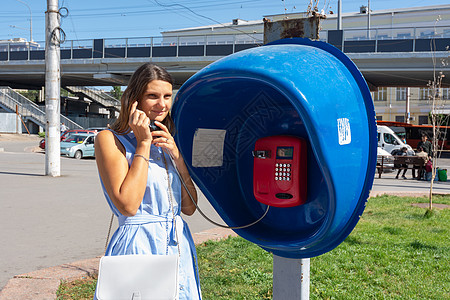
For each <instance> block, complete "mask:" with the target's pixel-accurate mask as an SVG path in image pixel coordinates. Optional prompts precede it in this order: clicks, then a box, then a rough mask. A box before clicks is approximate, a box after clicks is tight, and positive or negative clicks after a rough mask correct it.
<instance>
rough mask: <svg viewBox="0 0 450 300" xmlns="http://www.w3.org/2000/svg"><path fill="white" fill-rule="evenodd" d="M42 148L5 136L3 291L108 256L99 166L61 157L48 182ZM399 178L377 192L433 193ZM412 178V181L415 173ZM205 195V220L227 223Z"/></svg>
mask: <svg viewBox="0 0 450 300" xmlns="http://www.w3.org/2000/svg"><path fill="white" fill-rule="evenodd" d="M38 142H39V138H37V137H36V136H31V137H28V136H26V135H24V136H22V137H20V138H14V136H13V135H5V134H2V135H0V204H1V208H2V209H1V210H0V220H1V228H2V230H1V232H0V239H1V241H2V243H1V244H0V253H1V257H0V289H1V288H3V287H4V285H5V284H6V283H7V281H8V280H9V279H10V278H12V277H13V276H14V275H18V274H23V273H26V272H30V271H33V270H37V269H41V268H47V267H50V266H55V265H60V264H63V263H68V262H73V261H78V260H82V259H88V258H93V257H96V256H100V255H102V254H103V252H104V247H105V240H106V235H107V231H108V226H109V221H110V217H111V213H110V209H109V207H108V206H107V203H106V200H105V199H104V195H103V193H102V190H101V186H100V181H99V178H98V173H97V167H96V164H95V160H94V159H81V160H76V159H72V158H65V157H61V174H62V176H61V177H56V178H52V177H49V176H44V173H45V155H44V154H43V153H42V152H40V153H39V152H38V153H36V152H32V150H33V149H34V148H36V146H37V145H38ZM2 148H3V149H2ZM440 167H443V168H447V169H448V170H450V159H448V158H446V159H441V160H440ZM395 174H396V173H393V172H391V173H383V175H382V178H381V179H378V175H376V179H375V182H374V187H373V191H412V192H420V193H424V192H426V191H428V189H429V185H430V182H426V181H417V180H412V179H408V180H404V179H395V178H394V177H395ZM407 176H408V177H409V178H411V171H408V173H407ZM434 192H436V193H450V183H449V182H435V184H434ZM199 195H200V197H199V206H200V207H201V208H202V210H203V211H204V212H205V214H207V215H208V216H209V217H211V218H212V219H213V220H216V221H219V222H221V219H220V217H219V216H218V215H217V213H216V212H215V211H214V209H213V208H212V207H211V205H210V204H209V202H208V201H207V200H206V199H205V198H204V197H203V196H202V195H201V193H199ZM183 218H184V219H185V220H186V221H187V222H188V224H189V226H190V229H191V231H192V233H195V232H200V231H203V230H206V229H209V228H213V227H214V225H212V224H210V223H208V222H207V221H206V220H204V219H203V217H202V216H201V215H200V214H199V213H196V214H194V215H193V216H191V217H186V216H183ZM115 225H116V226H117V221H115ZM113 230H114V228H113Z"/></svg>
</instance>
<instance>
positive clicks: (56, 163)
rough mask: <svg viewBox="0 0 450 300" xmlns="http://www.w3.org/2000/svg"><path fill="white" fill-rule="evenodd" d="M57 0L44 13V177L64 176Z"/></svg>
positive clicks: (50, 3) (49, 4)
mask: <svg viewBox="0 0 450 300" xmlns="http://www.w3.org/2000/svg"><path fill="white" fill-rule="evenodd" d="M59 38H60V36H59V12H58V0H47V11H46V12H45V121H46V122H45V138H46V141H45V175H47V176H52V177H57V176H60V175H61V156H60V155H61V154H60V153H61V150H60V135H61V130H60V120H59V117H60V103H59V102H60V89H61V74H60V48H59V42H60V41H59Z"/></svg>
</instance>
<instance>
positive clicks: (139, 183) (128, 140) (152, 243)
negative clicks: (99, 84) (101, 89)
mask: <svg viewBox="0 0 450 300" xmlns="http://www.w3.org/2000/svg"><path fill="white" fill-rule="evenodd" d="M121 104H122V107H121V111H120V115H119V118H118V119H117V121H116V123H114V124H113V125H112V126H111V130H103V131H101V132H100V133H99V134H98V135H97V137H96V139H95V155H96V160H97V166H98V171H99V174H100V179H101V183H102V187H103V191H104V194H105V196H106V199H107V201H108V204H109V205H110V207H111V209H112V211H113V213H114V214H115V215H116V216H117V217H118V219H119V228H118V229H117V231H116V232H115V233H114V235H113V236H112V238H111V242H110V243H109V245H108V248H107V250H106V254H105V255H125V254H178V246H177V243H176V241H177V238H178V240H179V245H180V252H181V253H180V261H179V264H180V265H179V277H178V278H179V279H178V280H179V283H180V290H179V297H180V299H200V298H201V292H200V284H199V278H198V272H197V268H196V253H195V247H194V243H193V240H192V236H191V234H190V232H189V228H188V226H187V224H186V223H185V222H184V221H183V220H182V218H181V217H180V211H181V212H183V213H184V214H186V215H192V214H193V213H194V211H195V208H196V207H195V205H194V203H193V202H192V201H196V202H197V194H196V190H195V187H194V185H193V183H192V180H191V178H190V176H189V173H188V170H187V168H186V165H185V163H184V160H183V157H182V156H181V155H180V152H179V150H178V147H177V145H176V144H175V141H174V139H173V136H172V135H173V132H174V124H173V121H172V119H171V117H170V114H169V111H170V108H171V105H172V78H171V76H170V75H169V73H167V71H166V70H164V69H163V68H161V67H158V66H155V65H152V64H149V63H147V64H144V65H142V66H141V67H139V68H138V69H137V70H136V71H135V73H134V74H133V76H132V77H131V79H130V82H129V85H128V87H127V89H126V90H125V92H124V94H123V96H122V98H121ZM151 121H155V124H156V125H157V126H158V127H159V128H160V130H157V131H150V128H149V125H150V122H151ZM172 162H173V163H172ZM173 164H175V166H174V165H173ZM175 167H176V168H177V169H178V171H179V173H180V175H181V177H182V178H183V180H184V182H185V183H186V186H187V188H188V189H189V192H190V194H191V195H192V197H193V199H192V200H191V198H190V196H189V194H188V192H187V191H186V189H185V188H184V187H183V188H182V187H181V182H180V179H179V177H178V175H177V174H176V170H175ZM167 175H168V176H167ZM167 177H169V178H167ZM169 188H170V189H171V191H172V193H169ZM171 194H172V198H173V212H174V214H175V215H176V217H175V222H173V217H172V207H171V203H170V201H171V199H170V198H171ZM173 224H176V230H174V229H175V228H174V226H173Z"/></svg>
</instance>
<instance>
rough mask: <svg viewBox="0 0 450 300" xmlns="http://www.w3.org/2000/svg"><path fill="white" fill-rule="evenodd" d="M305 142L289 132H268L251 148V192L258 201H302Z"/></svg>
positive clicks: (289, 203) (292, 203) (288, 204)
mask: <svg viewBox="0 0 450 300" xmlns="http://www.w3.org/2000/svg"><path fill="white" fill-rule="evenodd" d="M306 148H307V144H306V141H305V140H304V139H302V138H298V137H293V136H269V137H264V138H261V139H259V140H257V141H256V143H255V150H254V151H253V163H254V165H253V194H254V196H255V198H256V200H258V201H259V202H261V203H264V204H267V205H270V206H275V207H292V206H297V205H301V204H304V203H305V202H306V196H307V194H306V184H307V178H306V177H307V155H306V153H307V152H306V151H307V149H306Z"/></svg>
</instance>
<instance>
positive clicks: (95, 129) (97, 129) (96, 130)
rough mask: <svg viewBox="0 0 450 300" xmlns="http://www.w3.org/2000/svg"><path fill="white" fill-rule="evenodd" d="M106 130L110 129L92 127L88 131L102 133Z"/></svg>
mask: <svg viewBox="0 0 450 300" xmlns="http://www.w3.org/2000/svg"><path fill="white" fill-rule="evenodd" d="M105 129H108V127H90V128H88V129H87V130H92V131H95V132H97V133H99V132H100V131H102V130H105Z"/></svg>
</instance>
